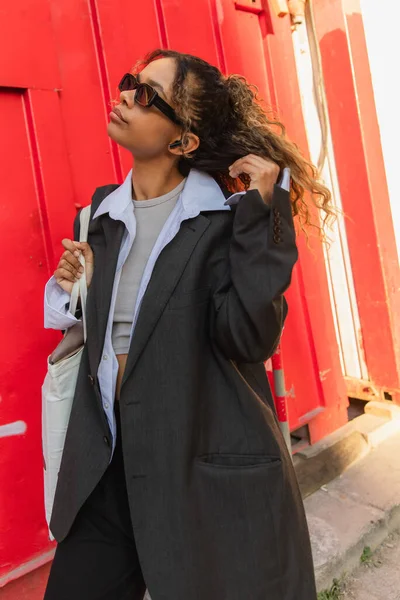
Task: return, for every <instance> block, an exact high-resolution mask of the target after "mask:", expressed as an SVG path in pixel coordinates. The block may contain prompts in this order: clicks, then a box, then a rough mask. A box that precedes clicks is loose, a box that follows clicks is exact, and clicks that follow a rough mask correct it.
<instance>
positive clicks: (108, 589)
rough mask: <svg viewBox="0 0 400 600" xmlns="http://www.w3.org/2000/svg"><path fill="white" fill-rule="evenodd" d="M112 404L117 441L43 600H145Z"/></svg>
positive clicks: (60, 548) (60, 552) (63, 546)
mask: <svg viewBox="0 0 400 600" xmlns="http://www.w3.org/2000/svg"><path fill="white" fill-rule="evenodd" d="M119 411H120V409H119V404H118V401H117V402H115V413H116V419H117V442H116V444H117V445H116V448H115V451H114V455H113V458H112V460H111V463H110V464H109V466H108V468H107V470H106V472H105V473H104V475H103V477H102V478H101V480H100V482H99V483H98V485H97V486H96V488H95V489H94V490H93V492H92V494H91V495H90V496H89V498H88V499H87V500H86V502H85V504H84V505H83V506H82V508H81V509H80V511H79V513H78V515H77V517H76V519H75V521H74V523H73V525H72V527H71V530H70V532H69V534H68V535H67V537H66V538H65V539H64V540H63V541H62V542H60V543H59V544H58V545H57V548H56V552H55V556H54V560H53V563H52V566H51V570H50V575H49V579H48V582H47V587H46V592H45V595H44V600H128V599H129V600H143V598H144V595H145V592H146V584H145V582H144V579H143V574H142V571H141V568H140V564H139V559H138V555H137V551H136V545H135V540H134V536H133V530H132V523H131V519H130V514H129V506H128V496H127V491H126V484H125V474H124V462H123V456H122V445H121V421H120V412H119Z"/></svg>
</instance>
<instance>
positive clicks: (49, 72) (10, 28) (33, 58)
mask: <svg viewBox="0 0 400 600" xmlns="http://www.w3.org/2000/svg"><path fill="white" fill-rule="evenodd" d="M0 43H1V52H0V85H4V86H7V87H20V88H28V87H40V88H47V89H54V88H59V87H60V76H59V73H58V66H57V55H56V52H55V46H54V37H53V32H52V29H51V17H50V11H49V6H48V3H47V2H46V1H43V0H29V1H27V0H25V2H2V4H1V12H0Z"/></svg>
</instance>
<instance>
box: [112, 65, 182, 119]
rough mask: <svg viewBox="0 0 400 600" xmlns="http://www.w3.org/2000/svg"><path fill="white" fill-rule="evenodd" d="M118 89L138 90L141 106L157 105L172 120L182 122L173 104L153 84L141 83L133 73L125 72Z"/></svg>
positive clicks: (126, 90)
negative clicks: (163, 97)
mask: <svg viewBox="0 0 400 600" xmlns="http://www.w3.org/2000/svg"><path fill="white" fill-rule="evenodd" d="M118 89H119V91H120V92H129V91H131V90H136V93H135V102H137V103H138V104H140V106H143V107H145V108H149V107H150V106H156V107H157V108H158V110H159V111H161V112H162V113H163V114H164V115H165V116H166V117H168V119H170V121H172V122H173V123H175V124H176V125H180V124H181V122H180V120H179V119H178V117H177V116H176V113H175V111H174V109H173V108H172V106H170V105H169V104H168V103H167V102H165V100H163V99H162V98H160V96H159V95H158V93H157V92H156V90H155V89H154V88H152V87H151V85H149V84H148V83H139V82H138V80H137V79H136V77H135V75H132V73H125V75H124V76H123V78H122V79H121V81H120V82H119V84H118Z"/></svg>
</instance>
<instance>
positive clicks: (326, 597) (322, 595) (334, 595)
mask: <svg viewBox="0 0 400 600" xmlns="http://www.w3.org/2000/svg"><path fill="white" fill-rule="evenodd" d="M341 597H342V584H341V582H340V581H338V580H337V579H334V580H333V583H332V586H331V588H330V589H329V590H323V591H322V592H319V594H318V600H340V598H341Z"/></svg>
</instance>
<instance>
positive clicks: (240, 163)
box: [229, 154, 279, 177]
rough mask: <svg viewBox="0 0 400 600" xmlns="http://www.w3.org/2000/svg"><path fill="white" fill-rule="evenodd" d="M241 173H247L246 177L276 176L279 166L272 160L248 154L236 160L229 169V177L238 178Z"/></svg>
mask: <svg viewBox="0 0 400 600" xmlns="http://www.w3.org/2000/svg"><path fill="white" fill-rule="evenodd" d="M241 173H247V174H248V175H261V174H263V175H264V174H271V175H275V174H276V176H277V175H278V173H279V166H278V165H277V164H276V163H274V162H273V161H272V160H269V159H266V158H262V157H261V156H256V155H255V154H248V155H247V156H243V157H242V158H239V159H238V160H236V161H235V162H234V163H233V164H232V165H231V166H230V167H229V174H230V176H231V177H238V176H239V175H240V174H241Z"/></svg>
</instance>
